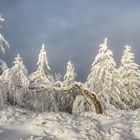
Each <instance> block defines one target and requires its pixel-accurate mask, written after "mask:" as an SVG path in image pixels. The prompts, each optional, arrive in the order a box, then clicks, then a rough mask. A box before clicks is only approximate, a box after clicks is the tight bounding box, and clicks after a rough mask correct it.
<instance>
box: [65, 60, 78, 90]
mask: <svg viewBox="0 0 140 140" xmlns="http://www.w3.org/2000/svg"><path fill="white" fill-rule="evenodd" d="M75 77H76V73H75V70H74V64H73V63H72V61H71V60H70V61H68V63H67V70H66V74H65V75H64V81H63V86H64V87H68V86H71V85H72V84H73V83H74V80H75Z"/></svg>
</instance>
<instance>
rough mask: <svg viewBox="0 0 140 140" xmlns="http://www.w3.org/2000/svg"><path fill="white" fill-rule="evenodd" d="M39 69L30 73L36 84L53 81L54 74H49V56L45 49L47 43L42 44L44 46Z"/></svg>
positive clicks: (32, 80) (32, 81)
mask: <svg viewBox="0 0 140 140" xmlns="http://www.w3.org/2000/svg"><path fill="white" fill-rule="evenodd" d="M36 65H37V70H36V71H35V72H34V73H32V74H31V75H30V77H29V78H30V81H31V83H34V84H50V83H51V82H52V76H51V75H50V74H49V70H51V69H50V67H49V64H48V57H47V54H46V51H45V45H44V44H43V45H42V48H41V50H40V53H39V57H38V62H37V64H36Z"/></svg>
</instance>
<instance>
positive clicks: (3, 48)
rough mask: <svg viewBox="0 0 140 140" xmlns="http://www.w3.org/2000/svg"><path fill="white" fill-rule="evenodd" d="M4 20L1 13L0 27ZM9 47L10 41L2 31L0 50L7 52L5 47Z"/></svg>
mask: <svg viewBox="0 0 140 140" xmlns="http://www.w3.org/2000/svg"><path fill="white" fill-rule="evenodd" d="M3 21H4V18H3V16H2V15H1V14H0V27H1V23H2V22H3ZM6 47H7V48H9V43H8V42H7V41H6V40H5V38H4V36H3V35H2V34H1V33H0V52H2V53H5V48H6Z"/></svg>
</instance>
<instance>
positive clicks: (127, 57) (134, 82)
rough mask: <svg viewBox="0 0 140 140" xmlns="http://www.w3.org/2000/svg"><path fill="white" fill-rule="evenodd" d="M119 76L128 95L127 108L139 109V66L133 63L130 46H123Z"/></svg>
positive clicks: (133, 57)
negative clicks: (128, 102)
mask: <svg viewBox="0 0 140 140" xmlns="http://www.w3.org/2000/svg"><path fill="white" fill-rule="evenodd" d="M119 74H120V75H121V77H122V82H123V84H124V86H125V88H126V90H127V92H128V93H129V97H130V104H129V106H130V107H132V108H138V107H140V70H139V65H138V64H136V63H135V56H134V53H133V52H132V48H131V46H125V50H124V54H123V56H122V59H121V66H120V68H119Z"/></svg>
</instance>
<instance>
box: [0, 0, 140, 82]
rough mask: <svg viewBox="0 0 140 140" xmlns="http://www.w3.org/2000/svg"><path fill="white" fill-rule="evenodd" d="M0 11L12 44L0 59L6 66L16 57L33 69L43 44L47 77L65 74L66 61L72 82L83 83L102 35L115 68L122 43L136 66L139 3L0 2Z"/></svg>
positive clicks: (84, 0)
mask: <svg viewBox="0 0 140 140" xmlns="http://www.w3.org/2000/svg"><path fill="white" fill-rule="evenodd" d="M0 13H2V14H3V15H4V16H5V18H6V22H5V24H4V26H3V29H2V30H1V32H2V33H3V34H4V35H5V37H6V39H7V40H8V41H9V43H10V45H11V49H10V50H8V51H7V52H6V54H5V56H1V57H2V58H3V59H5V61H6V62H7V63H8V65H9V66H11V65H12V61H13V58H14V57H15V56H16V54H17V53H20V55H21V56H22V58H23V60H24V63H25V65H26V66H27V68H28V70H29V72H32V71H34V70H35V68H36V65H35V64H36V61H37V56H38V53H39V50H40V48H41V45H42V43H47V45H48V47H47V54H48V59H49V64H50V66H51V68H52V73H54V72H56V73H59V72H60V73H61V74H64V73H65V69H66V63H67V61H68V60H69V59H71V60H72V61H73V62H74V64H75V69H76V73H77V75H78V77H77V80H80V81H85V79H86V77H87V75H88V73H89V70H90V66H91V64H92V61H93V60H94V57H95V56H96V54H97V52H98V46H99V44H100V43H102V41H103V40H104V38H105V37H108V46H109V47H110V49H111V50H112V51H113V53H114V58H115V60H116V62H117V64H119V61H120V58H121V56H122V53H123V49H124V48H123V46H124V45H126V44H127V45H131V46H132V47H133V51H134V52H135V56H136V62H137V63H138V64H140V1H139V0H116V1H113V0H104V1H103V0H102V1H101V0H69V1H68V0H0Z"/></svg>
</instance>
